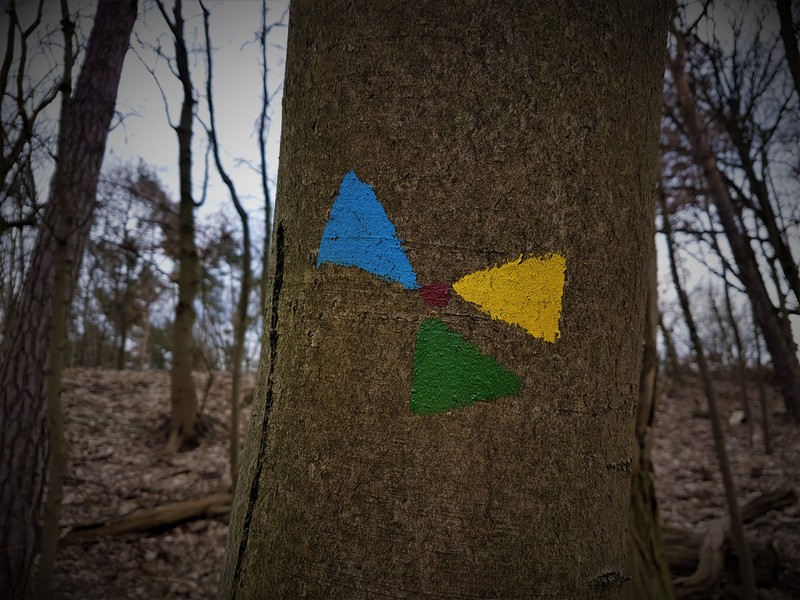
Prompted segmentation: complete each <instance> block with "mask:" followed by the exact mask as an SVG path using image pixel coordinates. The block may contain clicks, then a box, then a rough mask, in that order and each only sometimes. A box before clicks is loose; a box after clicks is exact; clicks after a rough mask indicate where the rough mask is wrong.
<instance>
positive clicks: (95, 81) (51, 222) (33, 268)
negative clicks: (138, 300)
mask: <svg viewBox="0 0 800 600" xmlns="http://www.w3.org/2000/svg"><path fill="white" fill-rule="evenodd" d="M135 17H136V2H135V1H133V0H102V1H101V2H100V3H99V5H98V9H97V15H96V17H95V26H94V27H93V28H92V35H91V37H90V39H89V44H88V47H87V50H86V60H85V62H84V65H83V69H82V71H81V75H80V78H79V79H78V83H77V86H76V88H75V93H74V95H73V97H72V100H71V103H70V104H71V109H70V118H69V119H66V120H63V121H62V123H61V128H62V133H61V134H60V136H59V147H58V159H57V162H56V172H55V174H54V176H53V180H52V184H51V189H50V199H49V202H48V203H47V207H46V209H45V215H44V223H45V226H43V227H40V228H39V232H38V237H37V240H36V245H35V247H34V250H33V254H32V256H31V262H30V268H29V270H28V273H27V276H26V280H25V285H24V287H23V291H22V294H21V299H20V302H19V303H18V304H17V309H16V310H15V312H14V315H13V316H12V317H11V318H10V319H9V321H8V322H7V323H6V327H5V331H4V334H3V343H2V346H0V414H2V415H3V418H2V420H0V455H2V456H3V460H1V461H0V596H2V597H3V598H24V597H26V596H27V595H29V594H30V593H31V586H32V582H33V564H34V557H35V554H36V551H37V549H38V544H39V534H40V518H41V510H42V498H43V495H44V489H45V469H46V464H47V460H48V455H49V444H48V439H47V435H48V432H47V409H46V401H45V389H44V388H45V365H46V364H47V360H48V357H47V354H48V348H49V347H51V345H52V344H51V335H52V324H53V315H54V311H56V310H66V307H67V306H68V305H69V298H70V296H71V290H72V288H73V287H74V284H75V278H76V277H77V273H78V270H79V266H80V260H81V255H82V252H83V247H84V244H85V242H86V238H87V235H88V232H89V227H90V225H91V216H92V210H93V208H94V199H95V190H96V187H97V179H98V175H99V172H100V165H101V163H102V159H103V152H104V150H105V141H106V135H107V133H108V127H109V124H110V123H111V117H112V115H113V112H114V104H115V100H116V93H117V87H118V84H119V77H120V71H121V69H122V62H123V58H124V56H125V53H126V51H127V49H128V39H129V37H130V32H131V29H132V27H133V22H134V20H135ZM59 253H62V256H64V257H66V261H65V262H66V263H67V268H68V269H69V276H68V278H67V285H66V286H64V288H65V297H62V298H54V297H53V290H54V282H55V281H56V262H57V260H56V259H57V257H58V256H59ZM59 307H61V308H59ZM62 331H63V330H62ZM62 346H63V345H62ZM50 368H52V365H51V367H50ZM51 375H52V374H51ZM51 380H52V381H57V378H52V379H51ZM48 393H56V392H54V391H53V390H49V391H48Z"/></svg>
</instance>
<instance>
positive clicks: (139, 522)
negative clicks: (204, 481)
mask: <svg viewBox="0 0 800 600" xmlns="http://www.w3.org/2000/svg"><path fill="white" fill-rule="evenodd" d="M231 501H232V497H231V495H230V494H214V495H211V496H206V497H205V498H197V499H194V500H185V501H183V502H175V503H173V504H165V505H163V506H157V507H155V508H148V509H143V510H137V511H134V512H132V513H131V514H129V515H126V516H124V517H121V518H119V519H112V520H110V521H106V522H104V523H88V524H83V525H75V526H73V527H71V528H70V530H69V531H68V533H67V534H66V535H64V536H63V537H62V539H61V542H62V543H64V544H71V543H75V542H83V541H88V540H95V539H97V538H100V537H103V536H110V535H124V534H126V533H136V532H138V531H147V530H149V529H158V528H164V527H175V526H176V525H180V524H181V523H185V522H186V521H191V520H194V519H201V518H207V517H214V516H219V515H223V514H226V513H228V512H230V510H231Z"/></svg>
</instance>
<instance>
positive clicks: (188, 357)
mask: <svg viewBox="0 0 800 600" xmlns="http://www.w3.org/2000/svg"><path fill="white" fill-rule="evenodd" d="M156 6H158V10H159V11H160V12H161V15H162V16H163V17H164V21H165V22H166V23H167V26H168V27H169V30H170V32H172V36H173V38H174V41H175V65H176V69H177V72H176V76H177V77H178V80H179V81H180V84H181V88H182V91H183V102H182V104H181V113H180V118H179V120H178V123H177V124H175V125H173V126H172V127H173V129H175V132H176V134H177V136H178V171H179V177H180V202H179V225H178V232H179V236H178V239H179V242H178V277H177V282H178V302H177V303H176V306H175V322H174V324H173V330H172V331H173V333H172V370H171V382H172V383H171V390H170V403H171V417H170V425H169V434H168V440H167V450H168V451H170V452H174V451H176V450H178V449H179V448H181V447H184V446H186V445H187V444H189V443H192V442H193V441H194V440H195V437H196V432H195V427H196V423H197V391H196V390H195V385H194V379H193V378H192V366H193V362H194V360H193V359H194V351H193V349H194V341H193V340H194V333H193V328H194V322H195V316H196V315H195V308H194V302H195V298H196V297H197V289H198V285H199V266H198V257H197V245H196V243H195V220H194V209H195V201H194V199H193V197H192V124H193V122H194V107H195V99H194V87H193V85H192V77H191V72H190V70H189V50H188V48H187V46H186V38H185V33H184V18H183V3H182V1H181V0H175V3H174V5H173V8H172V18H170V16H169V14H168V13H167V11H166V8H165V7H164V2H163V0H156Z"/></svg>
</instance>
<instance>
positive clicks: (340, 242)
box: [317, 170, 566, 415]
mask: <svg viewBox="0 0 800 600" xmlns="http://www.w3.org/2000/svg"><path fill="white" fill-rule="evenodd" d="M324 263H333V264H336V265H342V266H345V267H357V268H359V269H363V270H364V271H367V272H368V273H372V274H373V275H377V276H378V277H380V278H381V279H384V280H386V281H394V282H397V283H400V284H401V285H402V286H403V287H404V288H405V289H408V290H419V293H420V297H421V298H422V300H423V302H424V303H425V304H426V305H428V306H430V307H438V308H441V307H444V306H447V304H448V302H449V301H450V286H449V285H447V284H446V283H444V282H441V281H434V282H431V283H429V284H427V285H425V286H422V287H420V285H419V283H418V282H417V274H416V273H415V272H414V269H413V268H412V267H411V263H410V262H409V260H408V257H407V256H406V252H405V249H404V248H403V246H402V242H401V240H400V239H399V238H398V237H397V231H396V230H395V227H394V224H393V223H392V222H391V221H390V220H389V217H388V216H387V215H386V211H385V210H384V208H383V206H382V205H381V203H380V202H378V198H377V197H376V195H375V192H374V191H373V189H372V186H370V185H369V184H367V183H365V182H363V181H361V180H360V179H359V178H358V177H357V176H356V174H355V172H354V171H352V170H351V171H348V173H347V174H346V175H345V176H344V179H342V183H341V185H340V186H339V192H338V194H337V195H336V198H335V200H334V201H333V206H332V207H331V212H330V217H329V218H328V222H327V223H326V224H325V229H324V231H323V232H322V241H320V244H319V253H318V255H317V267H319V266H320V265H322V264H324ZM565 270H566V259H565V258H564V257H563V256H562V255H560V254H556V253H552V254H548V255H546V256H543V257H528V258H523V257H522V256H520V257H519V258H518V259H517V260H514V261H511V262H508V263H505V264H503V265H500V266H497V267H491V268H488V269H483V270H481V271H476V272H475V273H470V274H469V275H465V276H464V277H462V278H461V279H459V280H458V281H456V282H455V283H454V284H453V286H452V287H453V290H454V291H455V292H456V293H457V294H458V295H459V296H461V297H462V298H464V300H466V301H467V302H471V303H472V304H475V305H477V306H478V308H480V309H481V310H482V311H483V312H485V313H488V314H489V315H490V316H491V317H492V318H493V319H498V320H500V321H505V322H506V323H510V324H511V325H519V326H520V327H522V328H523V329H524V330H525V331H527V332H528V333H529V334H531V335H532V336H534V337H537V338H541V339H543V340H545V341H547V342H555V341H556V340H557V339H558V338H559V336H560V335H561V332H560V331H559V328H558V322H559V319H560V318H561V297H562V294H563V291H564V272H565ZM520 385H521V382H520V379H519V377H517V375H515V374H514V373H512V372H511V371H509V370H507V369H506V368H504V367H502V366H501V365H499V364H498V363H497V361H496V360H495V359H494V358H492V357H491V356H489V355H487V354H483V353H482V352H481V351H480V349H479V348H478V347H477V346H476V345H475V344H473V343H472V342H469V341H467V340H465V339H464V338H463V337H462V336H461V335H460V334H458V333H457V332H455V331H453V330H452V329H450V327H448V326H447V325H446V324H445V323H444V321H442V320H440V319H433V318H428V319H425V320H424V321H423V322H422V325H420V327H419V330H418V331H417V344H416V349H415V351H414V374H413V384H412V387H411V400H410V408H411V411H412V412H413V413H415V414H417V415H428V414H433V413H438V412H444V411H448V410H451V409H454V408H464V407H466V406H470V405H471V404H474V403H475V402H480V401H487V400H494V399H496V398H503V397H507V396H514V395H516V394H517V393H518V392H519V389H520Z"/></svg>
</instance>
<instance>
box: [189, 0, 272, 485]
mask: <svg viewBox="0 0 800 600" xmlns="http://www.w3.org/2000/svg"><path fill="white" fill-rule="evenodd" d="M200 7H201V8H202V10H203V30H204V32H205V41H206V64H207V74H206V102H207V103H208V120H209V127H208V130H207V131H208V139H209V143H210V145H211V149H212V152H213V154H214V164H215V165H216V166H217V172H218V173H219V176H220V178H221V179H222V181H223V182H224V183H225V187H227V188H228V192H229V193H230V197H231V202H232V203H233V206H234V208H235V209H236V214H238V215H239V220H240V221H241V224H242V258H241V273H242V276H241V281H240V283H239V298H238V300H237V302H236V312H235V315H234V319H233V347H232V349H231V434H230V435H231V439H230V470H231V483H232V485H233V489H234V490H235V489H236V480H237V475H238V472H239V405H240V397H239V396H240V395H241V383H242V356H243V355H244V343H245V334H246V333H247V323H248V316H247V313H248V310H247V309H248V305H249V304H250V289H251V285H252V283H251V282H252V277H253V276H252V266H251V264H250V261H251V260H252V258H251V255H250V243H251V242H250V221H249V219H248V216H247V212H246V211H245V210H244V207H243V206H242V203H241V202H240V201H239V195H238V194H237V193H236V187H235V186H234V184H233V180H232V179H231V178H230V176H229V175H228V172H227V171H226V170H225V167H224V165H223V164H222V158H221V157H220V151H219V139H218V135H217V125H216V117H215V113H214V94H213V73H214V65H213V61H212V58H211V33H210V29H209V25H208V21H209V16H210V13H209V11H208V9H207V8H206V7H205V5H204V4H203V3H202V1H201V2H200ZM265 68H266V67H265ZM262 119H263V114H262ZM264 164H265V163H264V162H263V157H262V166H263V165H264ZM262 177H263V174H262ZM266 202H267V221H269V196H266ZM267 236H269V230H267Z"/></svg>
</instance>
